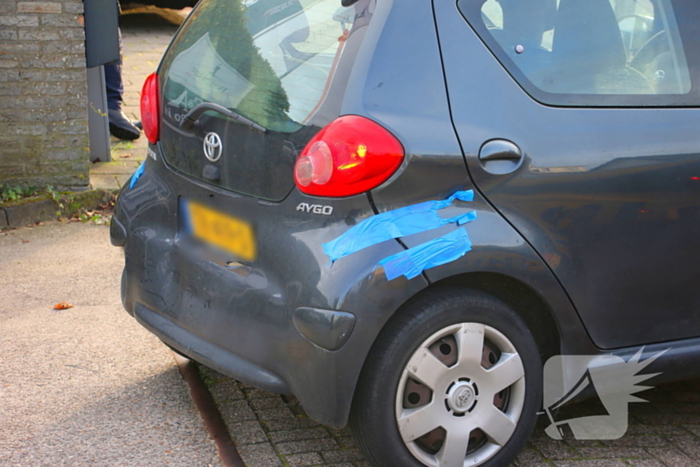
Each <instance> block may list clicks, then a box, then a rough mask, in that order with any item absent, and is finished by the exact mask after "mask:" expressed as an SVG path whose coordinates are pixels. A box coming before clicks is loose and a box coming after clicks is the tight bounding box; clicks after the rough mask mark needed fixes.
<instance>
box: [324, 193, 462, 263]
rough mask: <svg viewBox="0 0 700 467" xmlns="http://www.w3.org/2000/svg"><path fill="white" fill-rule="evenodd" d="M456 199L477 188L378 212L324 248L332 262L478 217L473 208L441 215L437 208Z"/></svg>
mask: <svg viewBox="0 0 700 467" xmlns="http://www.w3.org/2000/svg"><path fill="white" fill-rule="evenodd" d="M456 199H458V200H460V201H473V200H474V191H473V190H467V191H458V192H457V193H455V194H453V195H452V196H450V197H449V198H447V199H445V200H441V201H426V202H424V203H419V204H414V205H413V206H406V207H404V208H399V209H395V210H393V211H388V212H384V213H382V214H377V215H376V216H372V217H370V218H368V219H365V220H364V221H362V222H360V223H359V224H357V225H355V226H353V227H352V228H351V229H349V230H348V231H347V232H345V233H344V234H343V235H341V236H340V237H338V238H336V239H335V240H332V241H330V242H328V243H324V244H323V251H324V252H325V253H326V254H327V255H328V257H329V258H330V259H331V262H333V261H337V260H339V259H340V258H342V257H344V256H347V255H350V254H352V253H355V252H358V251H360V250H362V249H363V248H367V247H369V246H372V245H376V244H377V243H381V242H385V241H387V240H391V239H393V238H401V237H405V236H407V235H413V234H417V233H421V232H425V231H428V230H433V229H437V228H438V227H442V226H443V225H447V224H457V225H464V224H466V223H467V222H471V221H473V220H474V219H476V212H473V211H472V212H469V213H467V214H463V215H460V216H456V217H451V218H449V219H443V218H442V217H440V215H439V214H438V212H437V211H439V210H441V209H445V208H446V207H448V206H450V205H451V204H452V202H453V201H454V200H456Z"/></svg>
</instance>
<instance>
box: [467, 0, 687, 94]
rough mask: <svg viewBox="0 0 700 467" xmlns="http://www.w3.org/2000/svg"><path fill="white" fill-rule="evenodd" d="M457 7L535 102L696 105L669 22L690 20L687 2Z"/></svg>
mask: <svg viewBox="0 0 700 467" xmlns="http://www.w3.org/2000/svg"><path fill="white" fill-rule="evenodd" d="M676 4H682V5H681V7H679V8H674V7H676ZM458 6H459V9H460V11H461V12H462V14H463V15H464V16H465V18H466V19H467V21H468V22H469V23H470V25H471V26H472V28H473V29H474V30H475V31H476V32H477V33H478V34H479V35H480V36H481V38H482V40H483V41H484V42H485V43H486V44H487V45H488V46H489V48H490V49H491V50H492V52H493V53H494V54H495V55H496V56H497V58H498V59H499V60H500V61H501V63H502V64H503V65H504V66H505V67H506V68H507V69H508V71H509V72H510V73H511V75H513V77H514V78H515V79H516V80H517V81H518V82H519V83H520V85H521V86H523V88H525V90H526V91H527V92H528V93H530V94H531V95H532V96H533V97H534V98H535V99H537V100H539V101H541V102H543V103H546V104H552V105H567V106H632V107H639V106H668V105H686V106H688V105H697V104H698V103H699V101H700V99H698V96H697V94H698V92H697V90H695V91H694V92H693V86H692V79H691V77H692V73H691V68H690V67H689V65H688V60H687V55H686V54H687V52H688V51H689V50H692V49H691V48H689V47H687V46H686V47H684V40H682V39H686V38H682V31H681V29H680V28H679V24H678V21H677V16H679V15H681V14H690V13H692V14H690V16H692V17H697V14H698V10H700V4H697V3H695V2H689V1H687V0H585V1H582V0H527V1H526V0H477V1H474V0H460V1H459V2H458ZM687 10H691V11H687ZM692 31H697V29H696V28H694V29H692ZM693 35H697V34H693ZM697 40H698V38H697V37H692V41H691V42H692V43H696V42H697ZM688 59H689V57H688Z"/></svg>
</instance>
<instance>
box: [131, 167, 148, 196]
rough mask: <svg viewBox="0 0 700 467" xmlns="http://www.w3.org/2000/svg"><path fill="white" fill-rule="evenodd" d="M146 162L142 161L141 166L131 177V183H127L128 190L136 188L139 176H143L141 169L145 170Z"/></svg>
mask: <svg viewBox="0 0 700 467" xmlns="http://www.w3.org/2000/svg"><path fill="white" fill-rule="evenodd" d="M145 165H146V161H143V162H142V163H141V165H139V168H138V169H136V172H134V174H133V175H132V176H131V183H129V189H132V188H134V187H135V186H136V182H138V181H139V178H141V175H143V169H144V168H145Z"/></svg>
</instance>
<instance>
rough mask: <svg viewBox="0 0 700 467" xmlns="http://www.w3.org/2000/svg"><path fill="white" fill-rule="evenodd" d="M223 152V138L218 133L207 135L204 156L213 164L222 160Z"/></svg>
mask: <svg viewBox="0 0 700 467" xmlns="http://www.w3.org/2000/svg"><path fill="white" fill-rule="evenodd" d="M222 150H223V145H222V144H221V138H220V137H219V135H217V134H216V133H214V132H212V133H207V136H205V137H204V156H206V158H207V159H209V160H210V161H212V162H216V161H218V160H219V159H221V153H222Z"/></svg>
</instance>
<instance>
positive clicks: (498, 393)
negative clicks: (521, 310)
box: [350, 288, 542, 467]
mask: <svg viewBox="0 0 700 467" xmlns="http://www.w3.org/2000/svg"><path fill="white" fill-rule="evenodd" d="M541 397H542V362H541V359H540V355H539V352H538V349H537V345H536V343H535V340H534V338H533V337H532V334H531V333H530V330H529V329H528V328H527V326H526V325H525V323H524V321H523V320H522V318H521V317H520V316H519V315H518V314H517V313H515V312H514V311H513V310H512V309H511V308H509V307H508V306H506V305H505V304H504V303H503V302H501V301H499V300H497V299H496V298H494V297H492V296H490V295H486V294H483V293H480V292H476V291H471V290H465V289H459V288H439V289H433V290H431V291H428V292H426V293H424V294H422V295H420V296H418V297H417V298H415V299H413V300H411V301H410V302H408V303H407V304H406V305H405V306H404V308H403V309H402V310H401V311H400V312H399V313H397V315H396V316H394V317H393V318H392V319H391V320H390V321H389V323H388V324H387V325H386V327H385V328H384V329H383V330H382V332H381V333H380V335H379V337H378V338H377V341H376V342H375V344H374V346H373V348H372V350H371V351H370V354H369V356H368V359H367V362H366V363H365V367H364V368H363V370H362V374H361V376H360V380H359V382H358V386H357V390H356V394H355V398H354V401H353V408H352V412H351V415H350V425H351V427H352V431H353V435H354V437H355V441H356V443H357V445H358V446H359V447H360V449H361V450H362V451H363V452H364V454H365V455H366V457H367V459H368V460H369V461H370V463H371V464H372V465H374V466H376V467H388V466H397V467H424V466H430V467H463V466H465V467H466V466H470V467H476V466H484V467H500V466H504V467H506V466H508V465H510V464H511V463H512V462H513V460H514V459H515V457H516V456H517V455H518V453H519V452H520V451H521V450H522V448H523V447H524V446H525V443H526V442H527V440H528V438H529V437H530V434H531V433H532V430H533V427H534V425H535V421H536V419H537V410H538V409H539V407H540V405H541V404H540V401H541V400H542V399H541Z"/></svg>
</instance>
